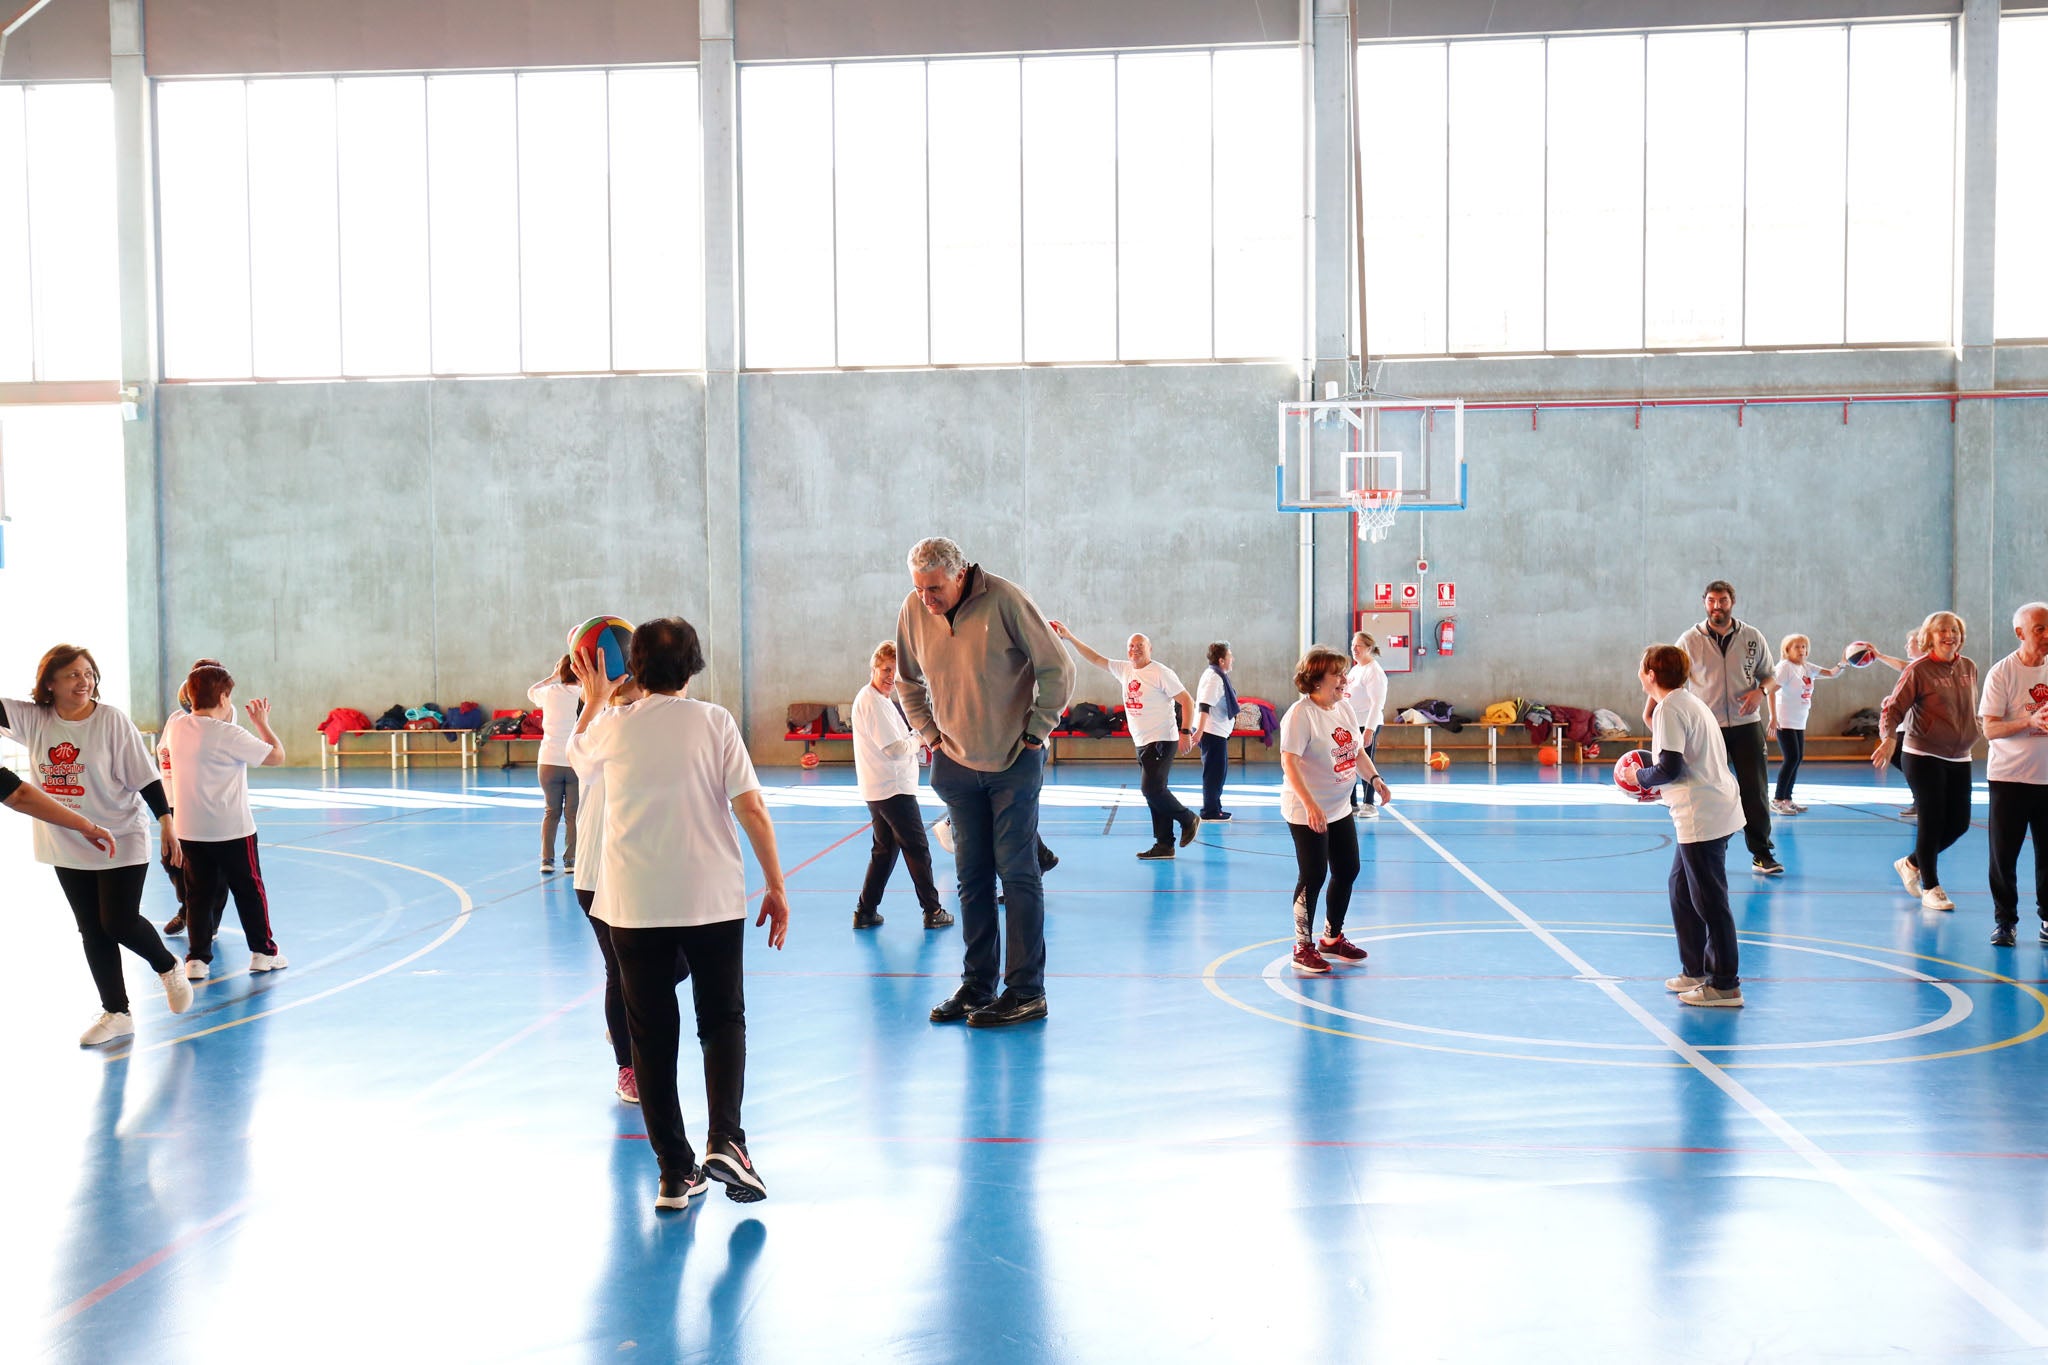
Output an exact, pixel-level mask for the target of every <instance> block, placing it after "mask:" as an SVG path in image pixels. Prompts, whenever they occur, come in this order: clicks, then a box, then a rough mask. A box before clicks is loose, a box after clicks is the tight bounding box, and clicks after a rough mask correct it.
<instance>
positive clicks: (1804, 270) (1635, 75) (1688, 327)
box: [1359, 21, 2048, 355]
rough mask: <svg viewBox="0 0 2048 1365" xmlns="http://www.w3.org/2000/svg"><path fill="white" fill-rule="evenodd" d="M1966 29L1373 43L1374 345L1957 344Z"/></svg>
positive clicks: (1368, 87) (1362, 77)
mask: <svg viewBox="0 0 2048 1365" xmlns="http://www.w3.org/2000/svg"><path fill="white" fill-rule="evenodd" d="M2012 27H2013V24H2012V23H2011V22H2010V21H2008V23H2007V25H2006V28H2007V29H2010V28H2012ZM1953 35H1954V26H1953V25H1952V24H1951V23H1948V22H1939V23H1930V22H1918V23H1873V24H1861V25H1850V26H1843V25H1832V26H1826V27H1806V28H1769V29H1757V30H1755V31H1751V32H1742V31H1718V32H1700V33H1684V32H1679V33H1656V34H1648V35H1635V34H1623V35H1612V36H1609V35H1602V36H1598V37H1559V38H1550V39H1533V40H1531V39H1515V40H1505V41H1504V40H1497V39H1473V40H1462V41H1455V42H1450V43H1412V44H1375V45H1367V46H1365V47H1363V48H1362V49H1361V50H1360V53H1359V105H1360V113H1361V120H1360V124H1361V127H1360V135H1361V138H1362V140H1363V141H1362V146H1363V149H1364V158H1365V167H1366V169H1365V177H1366V204H1365V234H1366V252H1365V254H1366V267H1365V268H1366V295H1367V299H1368V301H1369V303H1370V313H1369V319H1368V325H1369V328H1370V342H1371V346H1372V350H1373V352H1374V354H1394V355H1403V354H1423V355H1427V354H1442V353H1444V352H1446V351H1450V352H1472V351H1478V352H1516V351H1533V350H1547V351H1579V350H1634V349H1638V348H1641V347H1646V346H1647V347H1652V348H1686V347H1739V346H1810V345H1840V344H1842V343H1844V342H1849V343H1914V342H1920V343H1925V342H1940V341H1943V340H1945V339H1946V338H1947V337H1948V335H1949V332H1950V322H1949V315H1950V295H1951V284H1950V275H1951V272H1952V270H1953V261H1954V250H1953V243H1952V240H1951V238H1952V231H1951V228H1950V221H1951V214H1952V212H1953V205H1954V188H1953V179H1954V176H1953V170H1954V149H1953V137H1954V131H1953V130H1954V109H1953V98H1954V94H1953V90H1954V85H1953V74H1952V65H1953V58H1952V56H1951V48H1952V43H1953ZM2044 141H2048V139H2044ZM2003 146H2004V144H2002V150H2003ZM2038 159H2039V155H2038V153H2037V155H2036V156H2035V160H2038ZM2039 217H2040V218H2041V219H2044V220H2048V210H2044V211H2043V212H2041V213H2040V214H2039ZM2035 235H2037V236H2038V232H2037V233H2036V234H2035ZM2044 312H2048V308H2044ZM2043 325H2044V326H2048V318H2044V319H2043Z"/></svg>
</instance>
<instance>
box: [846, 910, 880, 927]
mask: <svg viewBox="0 0 2048 1365" xmlns="http://www.w3.org/2000/svg"><path fill="white" fill-rule="evenodd" d="M853 927H854V928H856V929H879V928H881V927H882V915H881V912H880V911H878V910H855V911H854V912H853Z"/></svg>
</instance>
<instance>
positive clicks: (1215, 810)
mask: <svg viewBox="0 0 2048 1365" xmlns="http://www.w3.org/2000/svg"><path fill="white" fill-rule="evenodd" d="M1229 775H1230V736H1229V735H1212V734H1210V733H1209V732H1208V731H1206V730H1204V731H1203V732H1202V818H1203V819H1204V820H1207V819H1210V818H1211V817H1213V816H1217V815H1221V814H1222V813H1223V779H1224V778H1226V777H1228V776H1229Z"/></svg>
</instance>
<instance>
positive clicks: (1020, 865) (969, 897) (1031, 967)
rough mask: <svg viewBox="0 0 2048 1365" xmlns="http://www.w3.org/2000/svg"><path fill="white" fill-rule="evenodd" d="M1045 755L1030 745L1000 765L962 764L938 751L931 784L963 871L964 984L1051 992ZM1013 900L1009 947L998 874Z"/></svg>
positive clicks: (1030, 994)
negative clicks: (1042, 791)
mask: <svg viewBox="0 0 2048 1365" xmlns="http://www.w3.org/2000/svg"><path fill="white" fill-rule="evenodd" d="M1044 781H1045V755H1044V752H1043V751H1042V750H1039V749H1030V748H1027V749H1025V751H1024V752H1023V753H1021V754H1019V755H1018V756H1017V761H1016V762H1014V763H1012V764H1011V765H1010V766H1009V767H1007V768H1005V769H1003V771H1001V772H999V773H984V772H977V771H975V770H974V769H973V768H966V767H962V766H961V765H960V764H958V763H955V762H954V761H953V760H952V759H950V758H948V757H946V755H945V754H944V753H942V752H939V751H937V750H934V751H933V753H932V791H933V792H934V793H935V794H936V795H937V796H938V798H939V799H940V800H941V801H944V802H945V803H946V814H947V816H948V817H949V818H950V819H951V820H952V821H953V862H954V867H955V870H956V871H957V872H958V874H959V879H960V933H961V938H962V940H963V942H964V946H965V948H966V961H965V963H964V965H963V967H962V970H961V973H960V981H961V984H963V985H965V986H967V987H969V988H971V989H973V990H975V991H979V992H983V993H986V994H988V995H994V994H995V993H996V977H997V975H998V972H999V970H1000V969H1001V968H1002V964H1003V962H1004V961H1005V960H1007V962H1008V964H1009V966H1008V968H1007V970H1001V975H1002V978H1003V985H1004V986H1005V987H1007V988H1008V989H1009V990H1010V991H1012V992H1013V993H1015V994H1016V995H1017V996H1018V997H1019V998H1021V999H1025V1000H1032V999H1036V998H1037V997H1039V996H1041V995H1044V994H1045V888H1044V886H1043V884H1042V883H1041V882H1040V881H1039V879H1038V789H1039V787H1040V786H1042V785H1043V784H1044ZM998 874H1000V875H1001V877H1002V879H1003V891H1004V893H1005V896H1006V898H1007V900H1008V904H1007V906H1006V907H1005V909H1006V910H1007V911H1008V920H1007V923H1006V924H1005V926H1004V929H1005V933H1004V935H1003V938H1004V945H1003V950H1002V951H1001V952H1000V954H999V953H998V950H997V945H996V877H997V876H998Z"/></svg>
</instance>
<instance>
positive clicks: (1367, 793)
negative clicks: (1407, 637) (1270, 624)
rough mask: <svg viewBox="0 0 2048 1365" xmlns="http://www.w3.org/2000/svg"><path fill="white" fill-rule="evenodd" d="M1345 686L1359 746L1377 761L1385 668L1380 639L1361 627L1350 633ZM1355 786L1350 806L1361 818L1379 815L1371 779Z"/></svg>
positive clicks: (1383, 714)
mask: <svg viewBox="0 0 2048 1365" xmlns="http://www.w3.org/2000/svg"><path fill="white" fill-rule="evenodd" d="M1344 690H1345V693H1346V700H1347V701H1349V702H1350V703H1351V714H1352V715H1353V716H1355V717H1357V719H1358V733H1359V741H1360V747H1361V748H1362V749H1363V751H1364V753H1365V756H1366V758H1367V759H1369V760H1372V761H1374V762H1377V761H1378V760H1379V752H1380V725H1381V723H1382V722H1383V721H1385V719H1386V715H1387V670H1386V669H1384V668H1382V667H1380V642H1379V641H1377V640H1375V639H1373V638H1372V636H1371V635H1369V634H1367V633H1366V632H1365V631H1362V630H1361V631H1359V632H1357V633H1356V634H1354V635H1353V636H1352V637H1351V671H1350V672H1348V673H1346V674H1345V675H1344ZM1358 787H1359V790H1355V791H1354V792H1353V793H1352V795H1353V797H1354V798H1355V799H1354V800H1353V801H1352V806H1353V808H1354V809H1355V810H1357V812H1358V814H1359V815H1360V816H1361V817H1362V818H1364V819H1367V820H1377V819H1379V817H1380V813H1379V808H1378V807H1376V806H1375V805H1373V801H1372V797H1373V791H1372V783H1370V782H1367V781H1365V780H1363V779H1362V778H1361V779H1360V781H1359V784H1358Z"/></svg>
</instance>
